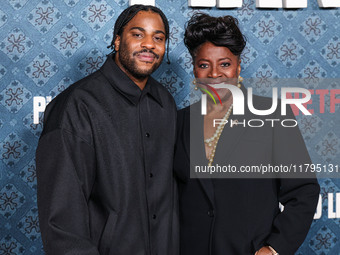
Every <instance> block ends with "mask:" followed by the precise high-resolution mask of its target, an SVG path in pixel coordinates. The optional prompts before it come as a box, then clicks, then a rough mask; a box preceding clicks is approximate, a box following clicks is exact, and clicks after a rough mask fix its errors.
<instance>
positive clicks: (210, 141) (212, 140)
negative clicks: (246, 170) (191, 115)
mask: <svg viewBox="0 0 340 255" xmlns="http://www.w3.org/2000/svg"><path fill="white" fill-rule="evenodd" d="M237 87H238V88H240V87H241V84H240V83H238V84H237ZM232 108H233V104H231V105H230V106H229V108H228V110H227V112H226V114H225V115H224V117H223V119H222V122H221V123H220V124H219V125H218V127H217V129H216V131H215V133H214V135H213V136H212V137H210V138H207V139H205V140H204V143H206V144H207V145H208V146H209V147H211V146H212V145H213V144H214V147H213V148H212V151H211V153H210V155H209V157H208V159H209V163H208V166H211V165H212V163H213V161H214V158H215V152H216V147H217V143H218V140H219V139H220V136H221V134H222V131H223V129H224V126H225V125H226V124H227V120H228V119H229V116H230V114H231V110H232Z"/></svg>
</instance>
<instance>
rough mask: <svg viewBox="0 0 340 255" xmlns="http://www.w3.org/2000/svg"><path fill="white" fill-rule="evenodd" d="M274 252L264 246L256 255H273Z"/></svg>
mask: <svg viewBox="0 0 340 255" xmlns="http://www.w3.org/2000/svg"><path fill="white" fill-rule="evenodd" d="M272 254H273V253H272V251H271V250H270V249H269V248H268V246H263V247H262V248H261V249H259V250H258V251H257V252H256V253H255V255H272Z"/></svg>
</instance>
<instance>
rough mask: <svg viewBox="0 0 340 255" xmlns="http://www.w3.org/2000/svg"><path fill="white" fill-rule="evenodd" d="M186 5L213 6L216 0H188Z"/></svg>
mask: <svg viewBox="0 0 340 255" xmlns="http://www.w3.org/2000/svg"><path fill="white" fill-rule="evenodd" d="M188 6H191V7H214V6H216V0H188Z"/></svg>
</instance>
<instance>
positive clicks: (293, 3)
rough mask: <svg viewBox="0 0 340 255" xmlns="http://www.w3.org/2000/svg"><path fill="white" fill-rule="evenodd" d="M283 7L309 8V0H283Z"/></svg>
mask: <svg viewBox="0 0 340 255" xmlns="http://www.w3.org/2000/svg"><path fill="white" fill-rule="evenodd" d="M283 8H307V0H283Z"/></svg>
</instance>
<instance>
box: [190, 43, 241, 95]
mask: <svg viewBox="0 0 340 255" xmlns="http://www.w3.org/2000/svg"><path fill="white" fill-rule="evenodd" d="M240 71H241V66H240V59H239V57H238V56H235V55H234V54H233V53H232V52H231V51H230V50H229V49H228V48H227V47H223V46H216V45H214V44H213V43H211V42H205V43H203V44H202V45H201V46H200V47H199V48H198V49H197V50H196V56H195V58H194V75H195V78H196V79H198V81H197V82H198V86H199V87H201V88H205V89H207V86H205V85H204V84H208V85H209V86H211V87H214V84H218V83H221V82H226V83H228V84H234V85H236V84H237V78H238V76H239V74H240ZM206 78H209V79H206ZM226 78H229V79H230V80H228V81H226ZM231 78H232V79H231ZM215 91H216V92H217V93H218V95H219V96H220V98H221V99H222V100H223V99H227V98H229V96H230V95H231V92H230V91H229V90H228V89H217V88H216V90H215ZM213 95H214V98H215V99H216V100H217V99H218V98H217V96H216V95H215V94H214V93H213Z"/></svg>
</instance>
